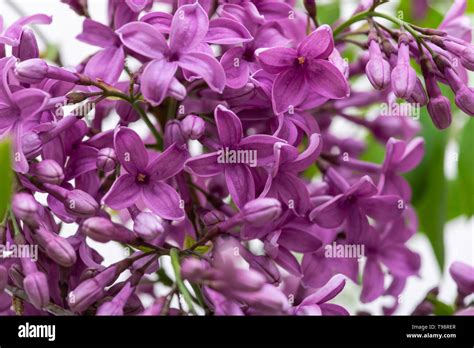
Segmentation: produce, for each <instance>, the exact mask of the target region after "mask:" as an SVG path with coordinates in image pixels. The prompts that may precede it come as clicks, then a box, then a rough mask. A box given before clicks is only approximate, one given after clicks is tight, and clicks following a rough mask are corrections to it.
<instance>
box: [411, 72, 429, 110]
mask: <svg viewBox="0 0 474 348" xmlns="http://www.w3.org/2000/svg"><path fill="white" fill-rule="evenodd" d="M409 101H410V102H412V103H416V104H418V105H419V106H425V105H426V104H427V103H428V97H427V96H426V92H425V89H424V88H423V84H422V83H421V81H420V79H419V78H418V77H417V78H416V84H415V88H414V89H413V93H412V94H411V96H410V98H409Z"/></svg>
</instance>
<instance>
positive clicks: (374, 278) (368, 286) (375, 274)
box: [360, 258, 384, 303]
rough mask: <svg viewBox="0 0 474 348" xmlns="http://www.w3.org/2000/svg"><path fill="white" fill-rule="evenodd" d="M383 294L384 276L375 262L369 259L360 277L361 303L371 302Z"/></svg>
mask: <svg viewBox="0 0 474 348" xmlns="http://www.w3.org/2000/svg"><path fill="white" fill-rule="evenodd" d="M383 293H384V274H383V271H382V268H381V267H380V265H379V264H378V262H377V260H374V259H373V258H369V259H368V260H367V262H366V264H365V268H364V274H363V276H362V293H361V295H360V300H361V301H362V303H367V302H372V301H373V300H375V299H376V298H378V297H380V296H382V294H383Z"/></svg>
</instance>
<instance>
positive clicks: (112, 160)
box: [96, 147, 117, 172]
mask: <svg viewBox="0 0 474 348" xmlns="http://www.w3.org/2000/svg"><path fill="white" fill-rule="evenodd" d="M96 163H97V169H99V170H102V171H104V172H110V171H112V170H114V169H115V167H116V166H117V154H116V153H115V150H114V149H113V148H111V147H104V148H103V149H100V150H99V153H98V154H97V160H96Z"/></svg>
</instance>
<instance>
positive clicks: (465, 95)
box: [454, 85, 474, 116]
mask: <svg viewBox="0 0 474 348" xmlns="http://www.w3.org/2000/svg"><path fill="white" fill-rule="evenodd" d="M454 102H455V103H456V105H457V106H458V107H459V108H460V109H461V110H462V111H463V112H464V113H466V114H467V115H469V116H474V88H472V87H468V86H466V85H463V86H462V87H461V88H460V89H458V90H457V91H456V97H455V98H454Z"/></svg>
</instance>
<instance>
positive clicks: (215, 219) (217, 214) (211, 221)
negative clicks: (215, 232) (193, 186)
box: [201, 210, 225, 226]
mask: <svg viewBox="0 0 474 348" xmlns="http://www.w3.org/2000/svg"><path fill="white" fill-rule="evenodd" d="M201 220H202V222H203V223H204V225H206V226H213V225H216V224H218V223H220V222H222V221H224V220H225V215H224V213H223V212H221V211H220V210H211V211H208V212H207V213H206V214H204V215H203V216H202V218H201Z"/></svg>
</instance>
